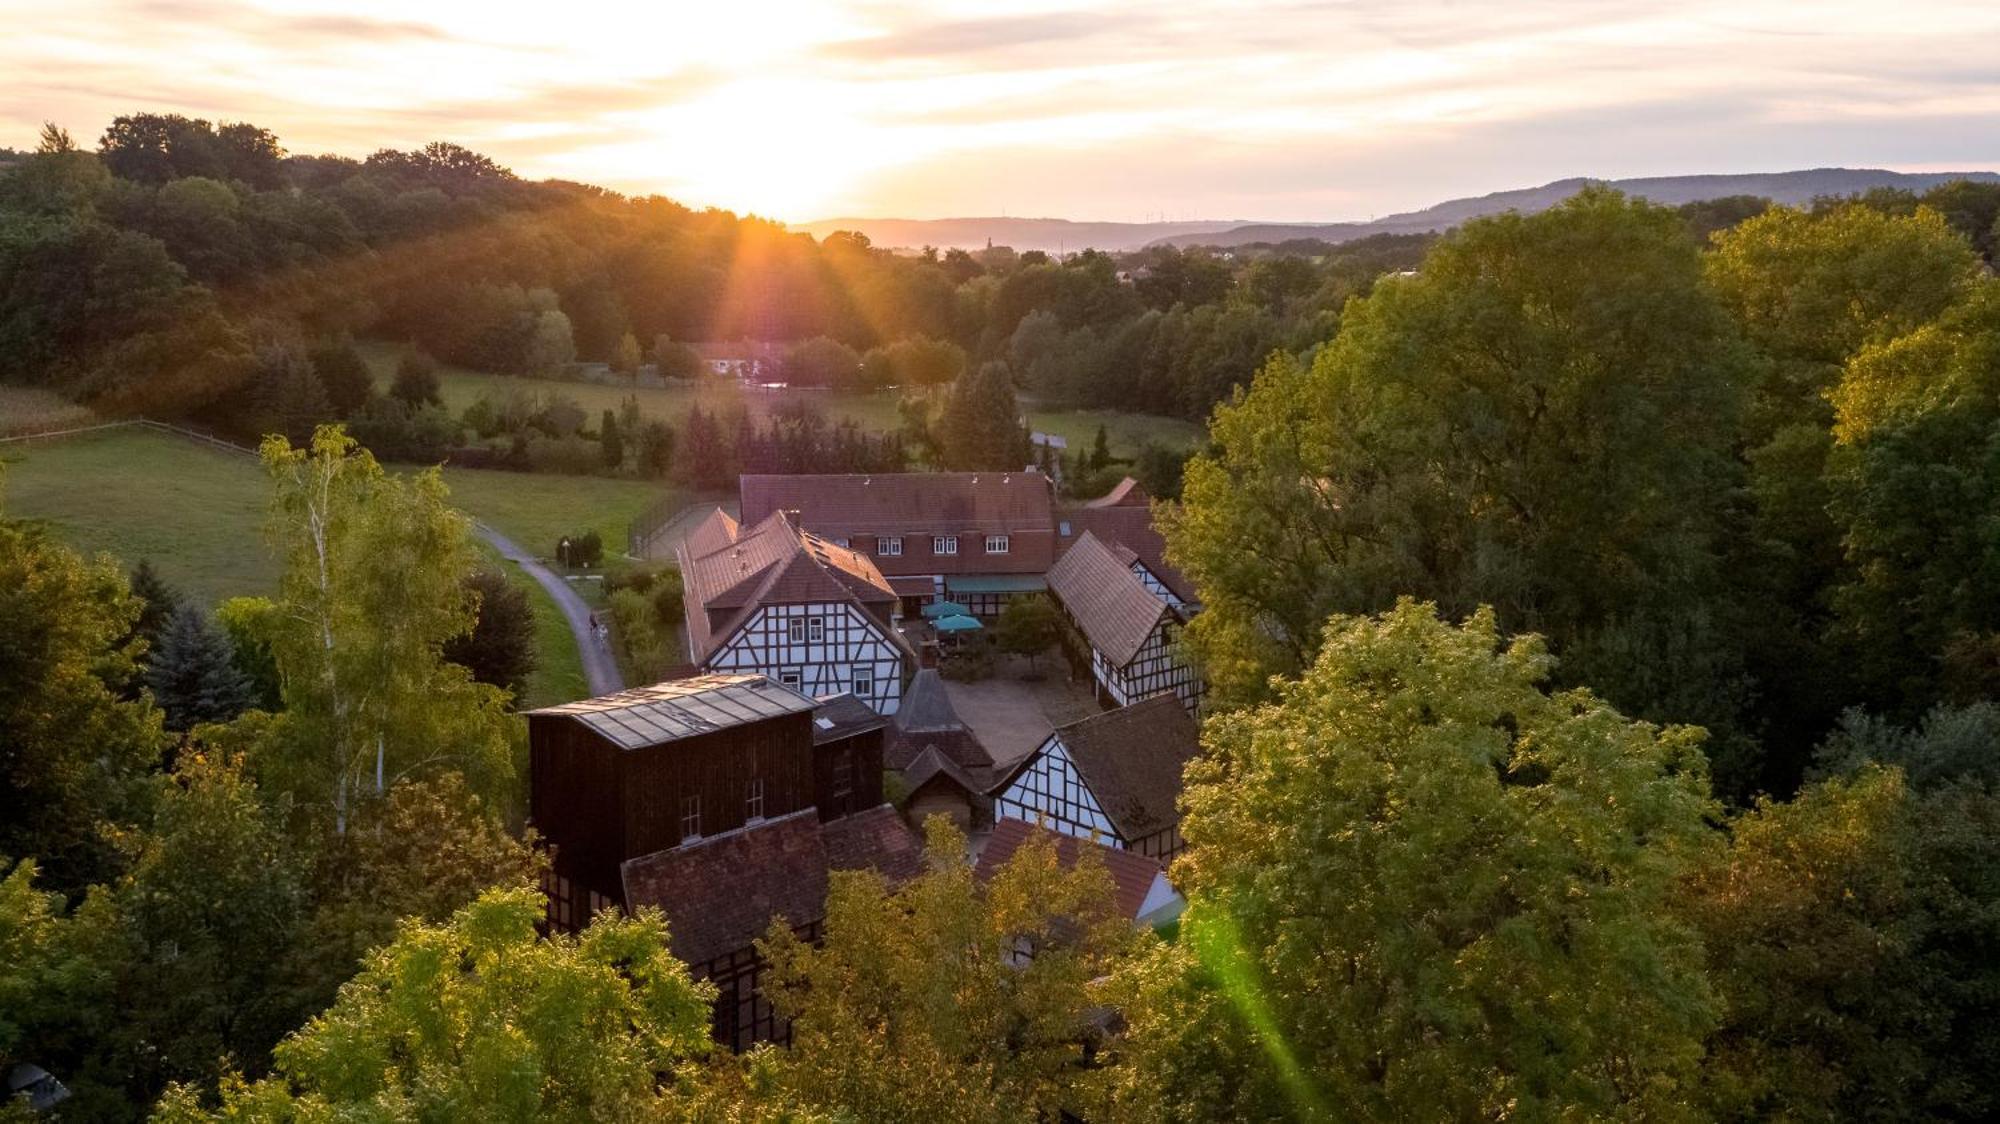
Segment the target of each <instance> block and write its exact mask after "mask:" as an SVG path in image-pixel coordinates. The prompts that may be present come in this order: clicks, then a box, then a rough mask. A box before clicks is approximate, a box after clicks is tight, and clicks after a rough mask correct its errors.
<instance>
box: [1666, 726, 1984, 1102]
mask: <svg viewBox="0 0 2000 1124" xmlns="http://www.w3.org/2000/svg"><path fill="white" fill-rule="evenodd" d="M1996 826H2000V797H1996V796H1995V795H1993V793H1992V791H1991V790H1990V789H1986V788H1982V787H1980V786H1973V785H1963V784H1956V783H1954V784H1948V785H1945V786H1943V787H1942V788H1941V789H1940V790H1938V791H1937V792H1936V793H1935V794H1933V795H1930V796H1917V795H1913V794H1912V793H1911V792H1910V791H1909V789H1908V786H1907V784H1906V782H1905V780H1904V777H1903V775H1902V773H1901V772H1900V771H1897V770H1894V769H1884V768H1881V767H1878V766H1874V765H1866V764H1864V765H1862V766H1861V767H1860V768H1859V769H1858V770H1857V771H1856V772H1854V773H1853V774H1851V775H1847V776H1839V777H1833V778H1830V779H1828V780H1825V781H1822V782H1820V783H1818V784H1815V785H1812V786H1809V787H1808V788H1807V789H1806V790H1805V791H1804V792H1802V793H1800V794H1799V796H1798V798H1797V799H1795V800H1793V801H1792V802H1790V803H1777V802H1774V801H1769V800H1765V801H1760V802H1759V803H1758V805H1757V806H1756V807H1755V808H1754V809H1752V810H1751V811H1749V812H1747V813H1745V814H1744V815H1742V816H1740V817H1738V818H1737V820H1736V821H1735V822H1734V823H1733V824H1732V825H1731V831H1730V845H1729V847H1728V850H1727V851H1726V852H1724V853H1720V854H1718V855H1716V856H1715V858H1714V860H1713V861H1711V862H1709V863H1706V864H1704V865H1703V866H1701V867H1700V868H1699V869H1697V870H1696V871H1694V872H1692V874H1691V876H1690V877H1689V879H1688V881H1687V884H1686V887H1685V888H1684V890H1683V893H1682V900H1681V903H1680V905H1679V907H1678V911H1679V912H1681V913H1682V914H1683V915H1684V916H1686V917H1687V918H1688V919H1689V920H1691V921H1692V922H1693V923H1694V924H1695V925H1696V926H1697V927H1698V928H1699V929H1700V931H1701V933H1702V936H1703V939H1704V941H1705V942H1706V944H1707V947H1708V959H1709V963H1710V975H1711V978H1712V979H1713V980H1714V982H1715V986H1716V988H1717V990H1718V991H1719V993H1720V994H1721V996H1722V998H1723V999H1724V1000H1725V1009H1726V1011H1727V1018H1726V1019H1725V1020H1724V1022H1723V1025H1722V1026H1721V1027H1720V1029H1719V1030H1718V1031H1717V1032H1716V1034H1715V1035H1714V1036H1713V1038H1712V1039H1711V1040H1710V1044H1709V1057H1710V1060H1709V1063H1708V1064H1707V1066H1706V1067H1705V1073H1706V1077H1705V1081H1704V1084H1705V1086H1706V1087H1707V1090H1706V1092H1707V1096H1706V1101H1707V1103H1706V1104H1704V1105H1703V1107H1704V1108H1705V1109H1707V1110H1708V1112H1710V1113H1711V1114H1713V1115H1714V1116H1716V1117H1718V1118H1726V1119H1749V1118H1753V1117H1760V1116H1773V1115H1783V1116H1786V1117H1788V1118H1792V1119H1835V1118H1855V1119H1888V1120H1935V1119H1966V1120H1970V1119H1980V1118H1984V1117H1987V1116H1990V1115H1991V1114H1992V1112H1993V1108H1994V1104H1995V1097H1994V1092H1993V1090H1994V1087H1995V1085H1994V1081H1995V1077H1996V1075H2000V1065H1996V1063H1995V1061H1994V1058H1993V1056H1992V1050H1991V1041H1992V1035H1993V1034H1994V1033H1996V1032H1997V1031H2000V969H1996V967H1995V964H1996V960H1995V952H1996V950H2000V880H1996V879H1995V877H1994V874H1993V872H1994V870H1995V869H1996V864H2000V832H1996V831H1995V828H1996Z"/></svg>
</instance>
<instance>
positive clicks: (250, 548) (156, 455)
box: [0, 429, 661, 705]
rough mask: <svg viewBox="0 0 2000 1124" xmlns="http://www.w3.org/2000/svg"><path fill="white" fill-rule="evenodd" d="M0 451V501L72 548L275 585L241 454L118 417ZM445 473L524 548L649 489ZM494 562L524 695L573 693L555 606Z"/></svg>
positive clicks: (182, 577) (195, 581)
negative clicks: (510, 589) (524, 602)
mask: <svg viewBox="0 0 2000 1124" xmlns="http://www.w3.org/2000/svg"><path fill="white" fill-rule="evenodd" d="M0 462H4V463H5V469H4V476H0V489H4V501H0V503H4V507H0V510H4V511H5V513H6V514H8V515H10V516H15V517H24V518H34V519H40V520H44V521H46V522H47V523H48V524H49V526H50V527H51V528H52V529H53V530H54V532H55V534H56V535H57V536H58V537H60V538H61V539H62V540H63V541H65V542H67V543H69V544H71V545H72V546H75V547H77V548H78V549H80V550H84V551H87V552H90V553H96V552H99V551H104V552H108V553H110V554H112V555H114V556H116V557H117V558H118V559H119V560H120V562H121V563H123V564H124V565H125V566H127V567H130V566H131V565H132V564H134V563H136V562H137V561H138V560H139V559H141V558H149V559H151V560H152V562H153V564H154V566H156V567H158V569H159V570H160V573H161V574H162V576H164V577H165V578H166V579H167V580H168V581H169V582H171V583H172V584H173V585H174V586H175V587H176V588H178V589H180V590H181V591H182V592H183V593H185V594H187V595H189V596H191V597H194V598H197V599H198V600H201V601H203V602H206V603H210V604H213V603H215V602H217V601H220V600H222V599H223V598H226V597H235V596H239V595H244V594H271V593H274V592H276V590H277V584H278V567H277V563H276V560H275V559H274V558H273V557H272V556H271V553H270V551H269V550H268V549H267V548H266V547H265V545H264V539H263V523H264V510H265V504H266V502H267V501H268V499H269V496H270V488H269V485H268V484H267V482H266V481H265V479H264V474H263V470H262V469H261V468H259V466H258V465H257V462H256V461H255V460H253V459H252V458H250V457H248V456H243V455H239V454H235V453H228V452H224V451H222V450H219V449H214V448H210V447H208V446H205V445H201V444H198V443H196V442H193V441H186V440H182V439H181V438H178V437H173V436H169V435H167V434H164V433H158V432H155V431H152V430H142V429H123V430H112V431H108V432H104V433H95V434H87V435H83V436H78V437H69V438H62V439H59V440H51V441H33V442H25V443H21V444H14V445H7V446H0ZM445 479H446V482H447V483H448V484H449V485H450V487H451V492H452V499H453V502H454V503H456V504H457V505H458V506H459V507H460V508H461V509H463V510H465V511H467V512H468V513H470V514H472V515H473V516H474V517H476V518H478V519H481V520H484V521H486V522H487V523H490V524H491V525H492V526H494V527H495V528H497V529H499V530H500V532H501V533H502V534H505V535H507V536H508V537H510V538H513V539H515V540H516V541H517V542H519V543H521V544H522V545H523V546H525V547H527V548H529V549H530V550H534V551H536V552H538V553H547V552H548V551H550V550H552V549H553V545H552V544H553V543H554V541H555V539H556V538H557V537H559V536H560V535H562V534H564V533H567V532H572V531H578V530H583V529H587V528H590V527H596V528H597V529H598V531H599V533H600V534H602V535H604V536H605V543H606V547H607V549H610V550H613V551H615V550H618V549H621V548H622V546H623V544H624V541H625V524H626V522H627V521H628V520H629V519H630V518H631V517H632V516H633V515H634V514H636V513H637V512H638V511H639V510H641V509H642V508H644V507H645V506H646V505H647V504H648V503H651V502H652V501H653V500H654V499H656V498H657V497H658V496H660V495H661V490H660V489H659V488H658V487H655V486H653V485H648V484H642V483H639V482H636V481H629V480H602V479H596V478H592V477H577V476H528V475H523V474H519V473H506V472H488V471H475V470H468V469H447V470H446V472H445ZM489 557H494V556H492V555H490V554H489ZM495 562H496V564H499V563H498V560H497V557H496V558H495ZM507 569H508V571H509V573H510V575H511V576H512V577H513V578H515V580H516V581H517V582H518V583H519V584H520V585H521V586H522V587H523V588H525V589H527V590H528V593H529V598H530V603H531V604H532V605H533V606H534V608H535V614H536V626H537V627H536V635H537V638H538V640H539V649H540V653H539V654H540V663H541V667H540V668H539V669H538V671H537V673H536V675H535V678H534V680H533V681H532V682H531V683H530V684H529V689H528V697H527V698H526V699H525V700H524V701H525V702H526V703H528V704H530V705H541V704H544V703H549V702H559V701H566V700H569V699H574V698H580V697H582V696H583V695H584V694H585V693H586V692H585V691H584V689H583V665H582V661H581V659H580V658H579V657H578V655H577V651H576V646H575V643H574V641H573V640H572V638H571V637H570V634H569V630H568V628H567V627H566V626H565V625H564V623H563V620H562V614H561V613H560V612H559V611H557V609H556V606H555V603H554V602H553V601H551V600H550V599H549V596H548V594H547V593H545V592H544V591H543V590H542V588H541V587H540V586H539V585H536V584H535V583H534V582H533V581H531V580H529V579H528V578H527V577H526V576H524V575H522V574H520V573H519V571H517V570H513V569H512V568H511V567H508V568H507Z"/></svg>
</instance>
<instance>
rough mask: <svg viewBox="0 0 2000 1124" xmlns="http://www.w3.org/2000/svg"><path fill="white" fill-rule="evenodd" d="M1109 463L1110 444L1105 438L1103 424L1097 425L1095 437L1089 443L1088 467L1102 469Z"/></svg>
mask: <svg viewBox="0 0 2000 1124" xmlns="http://www.w3.org/2000/svg"><path fill="white" fill-rule="evenodd" d="M1110 463H1111V442H1110V440H1109V439H1108V438H1107V437H1106V436H1105V433H1104V423H1103V422H1098V423H1097V436H1096V437H1094V438H1092V439H1091V442H1090V467H1091V469H1092V470H1097V469H1102V468H1104V467H1106V466H1108V465H1109V464H1110Z"/></svg>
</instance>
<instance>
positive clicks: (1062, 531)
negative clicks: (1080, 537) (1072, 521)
mask: <svg viewBox="0 0 2000 1124" xmlns="http://www.w3.org/2000/svg"><path fill="white" fill-rule="evenodd" d="M1056 533H1057V534H1059V535H1061V536H1062V537H1063V538H1068V537H1069V520H1067V519H1065V520H1063V521H1062V522H1061V523H1059V524H1057V525H1056Z"/></svg>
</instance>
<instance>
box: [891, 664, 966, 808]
mask: <svg viewBox="0 0 2000 1124" xmlns="http://www.w3.org/2000/svg"><path fill="white" fill-rule="evenodd" d="M927 750H934V751H936V752H937V753H938V754H939V755H941V756H942V757H943V759H944V760H945V761H948V762H949V763H950V764H951V766H952V768H951V769H950V770H947V773H948V774H952V775H953V779H954V780H957V781H959V783H961V784H963V785H965V786H966V788H967V789H968V790H970V791H973V792H983V791H985V788H986V785H987V784H988V783H990V779H989V778H990V777H991V775H992V771H993V755H992V754H991V753H989V752H987V749H986V747H985V746H984V745H982V744H981V743H980V741H979V737H978V735H976V734H974V733H973V732H972V728H971V727H969V726H967V725H966V724H965V723H964V722H963V721H962V720H960V718H959V717H958V712H957V711H955V710H953V709H952V706H951V696H950V695H949V694H948V693H947V692H946V691H945V686H944V680H943V679H942V678H941V677H940V676H939V675H938V673H937V669H936V668H931V667H927V668H924V669H923V670H921V671H919V672H917V674H916V677H915V678H913V679H911V680H910V686H909V688H908V689H907V690H905V691H904V692H903V701H902V702H901V703H900V704H899V705H898V706H897V708H896V714H895V717H894V718H891V719H890V720H889V733H888V735H887V736H886V737H884V738H883V741H882V763H883V764H884V765H885V766H887V767H888V768H891V769H895V770H897V771H898V772H901V773H902V774H903V778H904V779H905V780H907V781H909V782H910V787H911V788H912V789H914V788H916V787H917V786H918V785H920V784H922V783H923V782H922V781H919V780H917V779H916V777H915V776H914V770H915V768H916V762H917V761H918V760H919V759H920V758H921V757H922V756H923V754H924V753H925V751H927ZM938 771H939V767H938V766H936V765H933V766H932V767H930V768H929V769H928V771H927V772H926V774H925V776H924V778H923V779H924V780H929V779H931V778H932V777H934V776H936V775H937V772H938Z"/></svg>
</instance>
